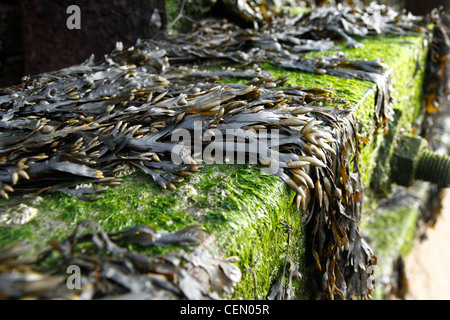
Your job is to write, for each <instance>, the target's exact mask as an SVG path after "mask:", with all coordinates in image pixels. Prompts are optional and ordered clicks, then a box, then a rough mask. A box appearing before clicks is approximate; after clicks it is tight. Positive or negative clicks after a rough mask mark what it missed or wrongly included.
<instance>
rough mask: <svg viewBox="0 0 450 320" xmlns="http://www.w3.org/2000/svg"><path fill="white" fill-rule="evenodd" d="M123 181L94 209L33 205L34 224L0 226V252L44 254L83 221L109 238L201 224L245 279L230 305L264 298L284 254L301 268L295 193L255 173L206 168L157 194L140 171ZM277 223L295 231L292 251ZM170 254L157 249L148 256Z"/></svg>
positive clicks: (72, 201) (66, 202) (78, 204)
mask: <svg viewBox="0 0 450 320" xmlns="http://www.w3.org/2000/svg"><path fill="white" fill-rule="evenodd" d="M122 179H123V182H122V184H121V185H120V186H116V187H110V188H108V190H107V191H106V192H105V193H104V194H103V196H102V197H101V198H100V199H99V200H96V201H93V202H86V201H82V200H79V199H77V198H76V197H74V196H71V195H66V194H45V195H44V196H45V200H44V201H42V202H41V203H40V204H38V205H37V206H36V208H37V209H38V210H39V217H38V218H37V219H35V220H32V221H30V222H29V223H28V224H25V225H22V226H18V225H3V226H0V243H1V244H2V247H3V246H4V245H6V244H8V243H11V242H16V241H19V240H23V239H27V240H28V241H30V242H32V243H33V249H32V250H31V251H30V252H29V256H28V257H32V256H35V255H36V254H38V253H39V252H41V251H42V250H43V249H44V248H46V247H48V242H49V241H50V240H52V239H57V240H62V239H63V238H65V237H67V236H68V235H69V234H70V233H71V232H72V231H73V230H74V228H75V226H76V225H77V224H78V223H79V222H81V221H83V220H93V221H96V222H97V223H98V224H99V225H100V226H101V227H102V228H103V229H104V230H105V231H107V232H109V231H117V230H122V229H124V228H129V227H132V226H137V225H149V226H151V227H152V228H154V229H156V230H161V229H163V230H168V231H178V230H181V229H182V228H183V227H186V226H187V225H190V224H192V223H200V224H201V225H202V226H203V228H204V230H205V231H207V232H209V233H211V234H213V235H214V236H215V238H216V239H217V244H216V245H217V248H218V250H217V252H215V254H216V255H224V256H225V257H228V256H236V257H238V259H239V261H238V262H237V264H238V266H239V268H240V269H241V271H242V272H243V278H242V281H241V282H240V283H238V286H237V288H236V291H235V293H234V295H233V297H232V298H236V299H237V298H242V299H253V298H254V297H255V296H256V297H258V299H265V298H266V296H267V293H268V292H269V288H270V285H271V284H272V283H273V282H274V281H275V280H276V277H277V273H278V269H279V268H280V267H281V266H282V265H283V263H284V258H285V256H286V254H289V256H290V257H291V258H292V259H293V260H294V261H295V263H296V264H300V268H301V267H302V261H301V260H302V258H301V256H302V255H303V254H304V246H303V243H302V241H301V239H302V232H303V229H302V226H301V217H302V215H301V212H300V211H297V210H296V209H295V207H294V204H293V202H294V201H293V197H294V192H293V191H292V190H290V189H288V188H287V187H286V186H285V184H284V183H283V181H282V180H281V179H279V178H278V177H276V176H273V175H270V174H266V173H264V172H262V171H261V168H259V167H252V166H247V165H217V166H205V168H204V169H202V171H201V172H199V173H195V174H193V175H192V176H191V177H190V178H189V179H188V181H184V182H181V183H179V184H178V189H177V190H175V191H169V190H162V189H161V188H160V187H159V186H157V185H155V184H153V183H151V182H150V181H149V179H148V177H146V176H145V175H143V174H142V173H139V172H136V173H133V174H131V175H127V176H124V177H122ZM280 222H283V223H284V222H285V223H287V224H289V225H290V226H291V227H292V232H291V234H290V245H289V246H288V245H287V242H286V241H287V234H286V228H285V227H284V226H283V225H282V224H280ZM288 248H289V252H287V250H288ZM173 249H176V248H158V247H156V248H151V249H147V251H146V253H148V254H157V253H164V252H167V251H170V250H173ZM300 271H302V270H301V269H300ZM254 277H256V283H257V286H256V292H255V278H254Z"/></svg>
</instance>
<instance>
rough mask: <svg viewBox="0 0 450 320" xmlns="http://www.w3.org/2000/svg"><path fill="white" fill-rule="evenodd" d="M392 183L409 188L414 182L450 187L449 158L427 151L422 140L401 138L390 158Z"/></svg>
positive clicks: (425, 143) (426, 145) (425, 142)
mask: <svg viewBox="0 0 450 320" xmlns="http://www.w3.org/2000/svg"><path fill="white" fill-rule="evenodd" d="M391 175H392V181H393V182H395V183H397V184H399V185H403V186H411V185H413V184H414V182H415V181H416V180H423V181H428V182H430V183H434V184H437V185H438V186H440V187H444V188H446V187H448V186H450V157H449V156H446V155H441V154H438V153H436V152H434V151H431V150H428V143H427V141H426V140H425V139H423V138H418V137H412V136H402V137H400V139H399V141H398V142H397V145H396V147H395V149H394V153H393V155H392V158H391Z"/></svg>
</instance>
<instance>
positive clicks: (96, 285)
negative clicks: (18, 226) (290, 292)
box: [0, 221, 241, 300]
mask: <svg viewBox="0 0 450 320" xmlns="http://www.w3.org/2000/svg"><path fill="white" fill-rule="evenodd" d="M83 228H84V229H85V232H86V229H89V228H91V229H93V230H92V233H84V234H82V235H78V233H79V232H80V231H79V230H78V229H83ZM208 237H210V235H208V234H206V233H205V232H204V231H202V230H200V227H199V226H198V225H191V226H189V227H186V228H185V229H182V230H180V231H178V232H167V231H156V230H153V229H150V228H149V227H146V226H139V227H133V228H129V229H125V230H121V231H116V232H110V233H106V232H105V231H103V230H102V228H101V227H100V226H99V225H97V224H96V223H94V222H92V221H85V222H82V223H80V224H78V226H77V227H76V228H75V230H74V233H73V234H72V235H71V236H70V237H68V238H67V239H65V240H64V241H62V242H56V241H53V242H51V248H49V249H48V250H46V251H44V252H42V253H41V255H40V256H39V257H38V260H37V261H21V260H17V257H18V256H19V255H20V254H21V253H23V252H25V251H26V250H27V249H28V246H27V245H26V244H24V243H17V244H12V245H9V246H6V247H5V248H3V249H2V250H1V251H0V298H2V299H24V298H27V299H30V298H37V299H161V300H166V299H192V300H204V299H219V298H220V297H221V296H222V295H223V294H224V293H231V292H232V291H233V289H234V287H235V285H236V283H237V282H239V281H240V278H241V272H240V270H239V268H238V267H236V266H235V265H234V264H233V262H232V260H226V259H224V260H220V259H215V258H213V257H212V256H211V255H210V254H209V251H208V250H207V249H206V248H203V247H202V244H203V243H205V240H206V239H207V238H208ZM129 245H133V246H139V247H141V248H149V247H154V246H159V247H180V249H175V250H172V251H170V252H168V253H164V254H157V255H153V256H149V255H147V254H146V253H145V252H138V251H134V250H130V249H129ZM181 248H183V249H184V250H183V249H181ZM55 259H57V262H56V266H54V267H53V269H52V270H51V271H49V270H45V268H43V267H42V265H43V264H45V262H46V261H47V260H48V261H52V260H55ZM53 264H55V262H53ZM74 266H76V268H77V269H74ZM58 271H59V272H58Z"/></svg>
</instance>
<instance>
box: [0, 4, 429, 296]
mask: <svg viewBox="0 0 450 320" xmlns="http://www.w3.org/2000/svg"><path fill="white" fill-rule="evenodd" d="M168 3H169V2H168ZM168 11H169V12H170V10H168ZM172 11H173V10H172ZM360 41H361V42H362V43H364V45H365V46H364V47H363V48H358V49H346V48H344V46H343V47H342V50H341V51H342V52H343V54H344V55H345V57H347V58H354V59H363V58H366V59H379V58H382V59H383V60H384V61H385V62H386V63H387V65H389V66H390V67H391V68H392V78H393V83H394V89H395V91H394V106H395V108H396V110H400V111H401V112H399V113H398V115H399V116H400V118H397V121H396V122H395V124H391V128H390V132H391V133H394V132H395V133H396V134H397V133H403V132H407V133H412V132H413V129H414V122H415V121H416V118H417V115H418V110H419V106H420V101H421V97H422V93H421V85H422V81H423V71H424V61H425V56H426V46H425V45H424V44H423V37H422V36H416V37H413V36H408V37H390V36H389V37H381V36H380V37H370V38H367V39H360ZM334 53H335V52H326V53H320V54H321V55H328V54H334ZM315 55H317V54H315ZM415 66H418V67H417V68H415ZM262 67H263V69H265V70H268V71H271V72H272V73H273V76H274V77H277V76H279V75H281V74H285V73H288V72H287V71H286V70H283V69H280V68H277V67H274V66H271V65H263V66H262ZM287 84H288V85H289V84H291V85H302V86H304V87H307V88H330V89H332V90H334V92H335V95H337V96H339V97H341V98H342V99H341V102H340V103H339V105H340V106H344V105H345V106H346V107H347V108H354V109H355V111H354V112H355V115H356V118H357V120H358V121H359V123H360V134H362V135H363V136H365V137H368V138H370V142H369V143H368V144H367V145H365V146H364V148H363V150H362V154H361V161H360V165H361V168H360V170H361V172H362V174H363V183H364V185H365V187H366V188H367V189H366V195H367V200H366V202H365V205H366V207H367V210H366V213H365V216H367V218H366V219H364V220H363V223H362V226H361V227H362V229H363V232H364V233H365V234H366V235H367V237H368V239H370V240H371V245H372V246H373V248H374V252H375V254H376V255H377V256H378V259H379V261H387V262H386V263H387V264H389V259H387V258H386V259H385V258H384V257H385V256H389V257H390V256H394V255H396V254H398V253H399V252H404V251H405V249H403V248H404V247H405V244H404V243H405V241H403V240H405V239H407V238H409V237H411V233H412V232H413V230H414V224H415V219H416V218H417V208H407V207H404V208H403V207H402V208H401V209H399V208H395V209H393V210H390V211H388V213H386V214H384V213H380V212H381V211H377V210H375V209H376V208H378V207H379V206H378V204H379V201H380V196H378V194H380V193H379V192H378V193H376V192H374V191H373V188H372V187H371V186H373V184H371V181H373V178H374V176H379V175H380V174H382V173H380V172H384V171H385V170H389V168H388V166H387V165H386V163H384V162H382V161H378V157H379V154H380V152H385V153H388V154H389V153H391V147H392V143H391V142H392V141H391V142H389V141H388V140H386V139H385V138H386V137H388V135H383V133H382V132H377V134H375V121H374V113H375V110H374V94H375V90H376V87H375V85H374V84H373V83H372V82H368V81H362V80H356V79H343V78H337V77H332V76H329V75H313V74H309V73H303V72H292V71H290V72H289V81H288V83H287ZM330 107H334V106H333V105H330ZM391 138H392V139H393V137H391ZM387 172H389V171H387ZM123 180H124V181H123V183H122V185H120V186H115V187H108V190H107V191H106V192H105V194H104V195H103V197H102V198H101V199H99V200H97V201H95V202H84V201H81V200H78V199H76V198H75V197H72V196H69V195H63V194H50V193H48V192H47V193H45V192H44V193H42V194H41V196H42V197H43V200H42V201H36V200H37V199H30V200H28V201H26V202H25V204H27V205H29V206H33V207H36V208H37V209H38V210H39V213H38V217H37V218H35V219H33V220H31V221H30V222H28V223H26V224H24V225H12V224H8V225H1V226H0V246H1V247H3V246H4V245H6V244H8V243H11V242H15V241H18V240H21V239H28V240H29V241H30V242H33V243H34V247H33V250H32V251H31V252H30V253H29V254H30V255H35V254H36V253H38V252H39V251H40V250H41V249H43V248H44V247H46V246H47V245H48V242H49V241H50V240H51V239H62V238H64V237H67V236H68V235H69V234H70V233H71V232H72V231H73V229H74V227H75V225H76V224H77V223H78V222H80V221H82V220H84V219H91V220H95V221H97V222H98V223H99V224H100V225H101V226H102V227H103V228H104V229H105V230H106V231H113V230H119V229H122V228H126V227H131V226H135V225H142V224H145V225H150V226H152V227H153V228H155V229H165V230H170V231H176V230H180V229H181V228H183V227H185V226H186V225H189V224H191V223H200V224H201V225H202V226H203V228H204V230H205V231H207V232H209V233H211V234H213V235H215V237H216V239H217V240H216V251H215V252H214V254H215V255H222V256H225V257H229V256H236V257H238V259H239V261H238V262H236V263H237V265H238V266H239V268H240V269H241V271H242V272H243V278H242V281H241V282H240V283H239V284H238V286H237V288H236V290H235V293H234V294H233V295H232V296H229V297H226V298H231V299H254V298H255V297H256V298H258V299H265V298H266V297H267V294H268V292H269V288H270V285H271V284H272V283H273V282H274V281H275V280H276V277H277V275H278V271H279V269H280V267H281V266H282V265H283V264H284V262H285V257H286V254H287V250H288V248H289V250H290V252H289V254H290V256H291V257H293V258H294V262H295V263H296V264H298V267H299V270H300V273H303V271H304V270H305V265H304V261H305V259H304V257H305V251H306V249H305V246H304V244H303V235H304V234H303V232H304V224H303V222H302V217H303V214H302V212H301V211H297V210H296V209H295V207H294V201H293V199H294V196H295V194H294V192H293V191H292V190H290V189H289V188H288V187H286V185H285V184H284V183H283V182H282V181H281V179H279V178H278V177H276V176H272V175H269V174H266V173H264V172H262V171H261V169H260V168H259V167H255V166H250V165H220V166H205V167H204V168H203V169H202V170H201V171H200V172H198V173H195V174H193V175H192V176H191V177H190V178H189V179H187V180H186V181H185V182H181V183H179V184H178V185H177V190H175V191H169V190H162V189H161V188H160V187H158V186H156V185H155V184H153V183H152V182H151V181H150V180H149V178H148V177H147V176H144V175H142V174H140V173H138V172H135V173H131V174H130V175H127V176H124V177H123ZM386 184H388V183H387V182H386ZM386 195H389V193H384V196H386ZM33 201H34V202H33ZM0 205H2V203H0ZM380 219H381V220H380ZM280 222H283V223H284V222H286V223H287V224H289V225H290V226H291V227H292V230H293V231H292V233H291V235H290V243H289V246H288V244H287V239H288V238H287V233H286V227H285V226H283V225H282V224H280ZM387 231H389V232H387ZM391 231H392V232H391ZM394 238H395V239H394ZM385 244H386V245H385ZM172 249H174V248H164V249H160V248H155V249H152V251H151V252H148V254H154V253H160V252H163V250H172ZM384 270H387V268H384V267H383V272H384ZM255 280H256V281H255ZM305 281H307V279H303V280H301V281H300V282H297V283H296V288H297V297H298V298H308V293H307V291H305V289H304V288H305V286H304V283H305ZM255 284H256V285H255Z"/></svg>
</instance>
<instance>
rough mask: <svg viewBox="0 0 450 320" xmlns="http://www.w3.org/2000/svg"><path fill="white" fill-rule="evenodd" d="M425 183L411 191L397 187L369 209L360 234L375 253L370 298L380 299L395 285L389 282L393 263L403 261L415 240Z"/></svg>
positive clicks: (424, 196) (425, 188)
mask: <svg viewBox="0 0 450 320" xmlns="http://www.w3.org/2000/svg"><path fill="white" fill-rule="evenodd" d="M427 188H428V184H427V183H424V182H417V183H416V184H415V185H414V186H412V187H411V188H405V187H402V186H397V187H395V188H394V191H393V196H392V197H391V198H389V199H386V200H385V201H383V202H382V203H380V205H378V206H377V207H375V208H373V209H372V210H374V211H375V212H374V213H373V214H372V215H371V219H370V220H369V221H368V222H367V224H366V225H365V226H364V227H363V231H362V232H363V234H364V236H365V237H366V239H367V241H368V243H369V244H370V246H371V248H372V250H373V251H374V252H376V255H377V258H378V261H377V265H376V269H375V290H374V291H373V295H372V296H373V298H374V299H376V300H377V299H383V298H384V297H385V296H386V294H388V293H389V291H390V290H391V289H392V287H393V286H395V283H392V281H395V279H391V277H392V274H393V268H394V263H395V261H396V260H397V259H398V258H399V257H402V258H405V257H406V256H407V255H408V254H409V252H410V250H411V248H412V246H413V244H414V240H415V237H416V227H417V220H418V218H419V214H420V210H421V205H422V203H424V202H425V200H426V196H427Z"/></svg>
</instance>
